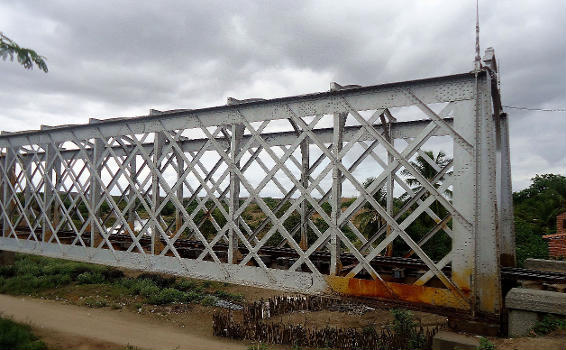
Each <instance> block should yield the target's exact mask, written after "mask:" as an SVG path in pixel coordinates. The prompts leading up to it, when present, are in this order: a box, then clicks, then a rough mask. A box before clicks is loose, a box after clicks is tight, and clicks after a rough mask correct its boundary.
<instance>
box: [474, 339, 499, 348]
mask: <svg viewBox="0 0 566 350" xmlns="http://www.w3.org/2000/svg"><path fill="white" fill-rule="evenodd" d="M478 350H495V345H493V343H492V342H490V341H489V339H487V338H486V337H481V338H480V346H479V348H478Z"/></svg>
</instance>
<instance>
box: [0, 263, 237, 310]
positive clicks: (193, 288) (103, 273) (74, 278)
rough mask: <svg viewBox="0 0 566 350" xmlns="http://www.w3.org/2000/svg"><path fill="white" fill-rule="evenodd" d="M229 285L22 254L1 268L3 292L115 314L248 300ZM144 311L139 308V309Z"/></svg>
mask: <svg viewBox="0 0 566 350" xmlns="http://www.w3.org/2000/svg"><path fill="white" fill-rule="evenodd" d="M226 287H227V284H223V283H219V282H210V281H198V280H192V279H186V278H175V277H170V276H163V275H159V274H154V273H142V274H140V275H138V276H137V277H135V278H133V277H126V276H124V274H123V273H122V272H121V271H120V270H118V269H115V268H113V267H108V266H102V265H95V264H87V263H79V262H71V261H66V260H60V259H51V258H44V257H39V256H30V255H24V254H17V255H16V258H15V262H14V264H13V265H8V266H0V293H5V294H12V295H32V296H36V297H37V296H41V297H48V298H64V299H71V302H75V303H77V304H80V305H85V306H88V307H92V308H100V307H106V306H109V307H111V308H114V309H118V308H123V307H124V306H128V305H130V306H133V307H135V309H139V308H140V307H141V305H143V304H152V305H167V304H171V303H200V304H202V305H204V306H214V305H215V304H216V300H218V299H225V300H229V301H232V302H240V301H242V300H243V296H242V295H241V294H234V293H230V292H228V291H226V290H224V289H225V288H226ZM138 304H139V306H136V305H138Z"/></svg>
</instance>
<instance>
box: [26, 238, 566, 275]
mask: <svg viewBox="0 0 566 350" xmlns="http://www.w3.org/2000/svg"><path fill="white" fill-rule="evenodd" d="M18 232H19V234H18V235H19V236H20V238H22V239H25V238H26V232H25V230H18ZM28 232H29V231H28ZM58 237H59V239H60V240H61V242H62V243H66V244H71V243H72V242H73V241H74V240H75V239H76V238H77V236H76V235H75V234H74V233H73V232H71V231H61V232H59V233H58ZM81 238H82V239H83V241H84V242H85V244H87V245H90V234H83V235H82V237H81ZM110 242H111V243H112V245H113V246H114V247H115V249H124V250H126V249H128V247H129V246H130V245H131V244H132V242H133V241H132V239H131V237H130V236H128V235H120V234H113V235H111V236H110ZM139 242H140V245H141V246H142V247H143V248H144V249H145V248H146V247H149V246H150V244H151V239H150V238H149V237H142V238H140V240H139ZM162 243H163V244H164V245H165V241H162ZM75 244H80V243H78V242H75ZM174 247H175V248H176V249H177V251H178V252H179V255H180V256H181V257H184V258H192V259H195V258H196V257H198V256H199V255H200V254H201V253H202V251H203V250H204V245H203V244H202V242H200V241H194V240H188V239H178V240H177V241H176V242H175V243H174ZM239 249H240V251H241V252H242V254H244V255H245V254H247V253H248V249H247V248H246V247H243V246H242V247H239ZM227 251H228V245H227V244H224V243H217V244H215V245H214V252H215V254H217V255H218V256H219V258H221V259H222V258H224V257H226V255H227ZM258 254H259V255H260V256H261V257H262V259H265V260H266V261H268V262H270V263H271V262H278V263H279V264H280V265H281V264H282V265H286V264H292V263H293V262H294V261H295V259H297V258H298V254H297V253H296V252H295V250H294V249H292V248H278V247H273V246H264V247H261V248H260V249H259V252H258ZM340 258H341V261H342V264H343V265H344V266H349V265H354V264H356V262H357V259H356V258H355V256H354V255H353V254H342V255H341V256H340ZM311 260H313V262H315V263H316V264H317V265H318V266H317V267H321V268H322V269H324V267H325V265H328V264H329V263H330V253H329V252H324V251H315V252H313V253H312V254H311ZM372 266H373V267H374V268H376V269H378V271H381V272H385V273H387V272H388V271H390V270H391V269H393V268H397V269H399V268H401V269H404V270H406V275H407V276H411V275H412V274H413V275H416V274H418V273H419V270H428V268H427V266H426V264H425V263H424V262H422V261H421V260H420V259H415V258H403V257H387V256H377V257H375V258H374V259H373V260H372ZM443 271H444V272H445V273H447V274H450V273H451V267H450V265H448V266H446V267H445V268H444V269H443ZM501 278H502V279H503V280H506V281H511V282H512V281H536V282H541V283H551V284H566V273H563V272H549V271H538V270H530V269H524V268H518V267H504V266H502V267H501Z"/></svg>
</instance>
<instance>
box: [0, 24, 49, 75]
mask: <svg viewBox="0 0 566 350" xmlns="http://www.w3.org/2000/svg"><path fill="white" fill-rule="evenodd" d="M14 56H15V57H16V59H17V60H18V63H20V64H21V65H22V66H24V68H25V69H33V64H34V63H35V65H36V66H37V68H39V69H41V70H42V71H44V72H45V73H47V70H48V69H47V63H45V60H46V58H45V57H43V56H40V55H39V54H38V53H37V52H35V51H34V50H32V49H27V48H24V47H20V46H19V45H18V44H16V43H15V42H14V41H13V40H12V39H10V38H8V37H7V36H5V35H4V33H2V32H0V57H2V59H3V60H4V61H5V60H6V59H7V58H8V57H9V58H10V61H13V60H14Z"/></svg>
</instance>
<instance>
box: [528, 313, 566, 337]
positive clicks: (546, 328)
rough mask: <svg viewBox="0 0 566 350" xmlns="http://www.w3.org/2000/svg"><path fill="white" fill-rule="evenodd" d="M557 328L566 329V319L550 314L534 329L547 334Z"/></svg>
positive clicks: (538, 332) (539, 333) (540, 333)
mask: <svg viewBox="0 0 566 350" xmlns="http://www.w3.org/2000/svg"><path fill="white" fill-rule="evenodd" d="M557 329H566V319H565V318H563V317H562V318H561V317H558V316H555V315H550V314H547V315H545V316H544V318H543V319H542V320H540V321H538V322H537V323H536V324H535V326H534V327H533V331H534V332H535V333H536V334H537V335H545V334H548V333H551V332H552V331H555V330H557Z"/></svg>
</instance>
